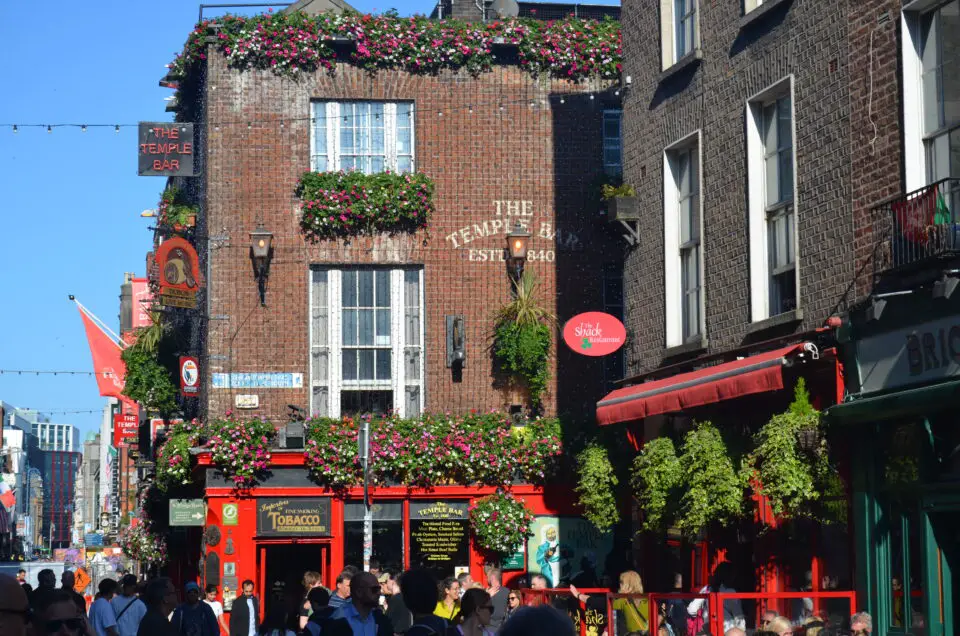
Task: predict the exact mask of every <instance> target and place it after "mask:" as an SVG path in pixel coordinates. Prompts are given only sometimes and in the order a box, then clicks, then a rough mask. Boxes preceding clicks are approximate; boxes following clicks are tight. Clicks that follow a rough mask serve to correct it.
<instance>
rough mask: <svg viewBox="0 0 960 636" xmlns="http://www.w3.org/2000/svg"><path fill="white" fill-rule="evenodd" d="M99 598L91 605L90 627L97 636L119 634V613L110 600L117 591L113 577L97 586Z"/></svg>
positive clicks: (115, 635)
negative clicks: (114, 609) (117, 613)
mask: <svg viewBox="0 0 960 636" xmlns="http://www.w3.org/2000/svg"><path fill="white" fill-rule="evenodd" d="M97 591H98V592H99V594H98V595H97V596H98V598H97V599H96V600H95V601H94V602H93V604H92V605H90V627H92V628H93V631H94V632H96V634H97V636H119V634H120V630H119V629H117V615H116V613H114V611H113V606H112V605H111V604H110V601H111V600H112V599H113V595H114V594H116V592H117V582H116V581H114V580H113V579H103V580H102V581H100V584H99V585H98V586H97Z"/></svg>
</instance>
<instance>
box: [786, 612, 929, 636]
mask: <svg viewBox="0 0 960 636" xmlns="http://www.w3.org/2000/svg"><path fill="white" fill-rule="evenodd" d="M826 628H827V625H826V623H824V622H823V621H822V620H820V619H819V618H817V617H816V616H811V617H810V618H808V619H807V620H806V621H804V623H803V636H820V634H822V633H823V631H824V630H825V629H826ZM918 633H922V632H918Z"/></svg>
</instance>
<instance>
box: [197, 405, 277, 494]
mask: <svg viewBox="0 0 960 636" xmlns="http://www.w3.org/2000/svg"><path fill="white" fill-rule="evenodd" d="M276 433H277V432H276V429H275V428H274V427H273V424H271V423H270V422H265V421H264V420H260V419H253V420H239V419H236V418H235V417H233V414H232V413H231V412H229V411H228V412H227V416H226V417H225V418H223V419H219V420H215V421H213V422H210V423H209V424H208V425H207V434H208V435H209V440H208V442H207V446H208V448H209V449H210V454H211V460H212V461H213V463H214V465H216V467H217V468H219V469H220V471H221V472H222V473H223V474H224V476H225V477H226V478H227V479H230V480H231V481H233V483H234V485H235V486H236V487H237V488H249V487H250V486H253V485H254V484H255V483H257V481H258V479H259V478H260V477H262V476H263V473H264V472H266V470H267V469H268V468H269V467H270V441H271V440H272V439H273V438H274V436H275V435H276Z"/></svg>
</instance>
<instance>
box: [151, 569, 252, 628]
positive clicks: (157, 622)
mask: <svg viewBox="0 0 960 636" xmlns="http://www.w3.org/2000/svg"><path fill="white" fill-rule="evenodd" d="M143 601H144V604H145V605H146V607H147V611H146V613H145V614H144V615H143V619H142V620H141V621H140V625H139V626H138V627H137V636H179V635H178V634H177V632H176V630H174V629H173V626H172V625H170V621H169V620H167V617H168V616H170V612H172V611H173V610H174V609H175V608H176V607H177V590H176V588H175V587H173V582H172V581H170V579H168V578H167V577H165V576H161V577H158V578H155V579H153V580H151V581H149V582H147V585H146V587H145V588H144V590H143ZM244 636H246V635H244Z"/></svg>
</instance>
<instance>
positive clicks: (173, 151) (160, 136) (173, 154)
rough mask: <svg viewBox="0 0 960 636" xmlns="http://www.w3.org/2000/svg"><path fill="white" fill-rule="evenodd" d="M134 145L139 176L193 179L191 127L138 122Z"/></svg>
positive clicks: (167, 123)
mask: <svg viewBox="0 0 960 636" xmlns="http://www.w3.org/2000/svg"><path fill="white" fill-rule="evenodd" d="M138 142H139V143H138V150H139V152H138V153H137V154H138V161H137V168H138V170H137V173H138V174H139V175H140V176H146V177H192V176H193V124H181V123H176V122H148V121H142V122H140V134H139V136H138Z"/></svg>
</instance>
